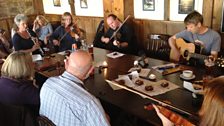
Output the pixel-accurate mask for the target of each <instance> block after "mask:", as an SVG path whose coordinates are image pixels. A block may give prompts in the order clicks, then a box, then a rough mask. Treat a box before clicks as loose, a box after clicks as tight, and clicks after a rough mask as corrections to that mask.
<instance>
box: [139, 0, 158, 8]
mask: <svg viewBox="0 0 224 126" xmlns="http://www.w3.org/2000/svg"><path fill="white" fill-rule="evenodd" d="M142 5H143V11H154V10H155V0H143V1H142Z"/></svg>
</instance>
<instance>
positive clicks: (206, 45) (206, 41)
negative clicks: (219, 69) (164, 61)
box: [169, 11, 221, 62]
mask: <svg viewBox="0 0 224 126" xmlns="http://www.w3.org/2000/svg"><path fill="white" fill-rule="evenodd" d="M184 23H185V25H186V30H184V31H181V32H179V33H177V34H175V35H173V36H172V37H170V38H169V45H170V47H171V52H170V60H171V61H174V62H178V61H179V58H180V56H181V52H180V49H179V48H178V47H177V45H176V39H178V38H183V39H184V40H185V41H189V42H193V43H195V44H200V45H201V46H202V47H203V50H202V53H203V54H204V55H211V56H212V57H213V58H215V59H216V58H217V57H218V52H219V51H220V47H221V37H220V35H219V34H218V33H217V32H216V31H214V30H212V29H210V28H208V27H206V26H204V25H203V16H202V15H201V14H200V13H199V12H197V11H192V12H191V13H189V14H188V15H187V17H186V18H185V19H184Z"/></svg>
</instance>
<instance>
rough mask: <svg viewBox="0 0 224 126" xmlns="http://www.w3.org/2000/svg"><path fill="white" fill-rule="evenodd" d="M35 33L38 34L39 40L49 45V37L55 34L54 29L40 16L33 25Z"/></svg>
mask: <svg viewBox="0 0 224 126" xmlns="http://www.w3.org/2000/svg"><path fill="white" fill-rule="evenodd" d="M33 31H34V32H35V33H36V34H37V36H38V38H39V39H40V40H41V41H42V42H44V44H45V45H47V44H48V40H49V36H50V35H51V34H52V33H53V28H52V26H51V24H50V23H49V21H48V20H47V19H46V18H45V17H44V16H42V15H38V16H37V17H36V19H35V20H34V23H33Z"/></svg>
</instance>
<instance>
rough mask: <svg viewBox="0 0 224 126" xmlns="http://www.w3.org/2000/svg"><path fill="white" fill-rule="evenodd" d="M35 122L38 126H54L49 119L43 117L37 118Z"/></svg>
mask: <svg viewBox="0 0 224 126" xmlns="http://www.w3.org/2000/svg"><path fill="white" fill-rule="evenodd" d="M37 122H38V124H39V126H56V125H55V124H54V123H53V122H52V121H51V120H50V119H48V118H47V117H46V116H43V115H40V116H38V117H37Z"/></svg>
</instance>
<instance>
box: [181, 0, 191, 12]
mask: <svg viewBox="0 0 224 126" xmlns="http://www.w3.org/2000/svg"><path fill="white" fill-rule="evenodd" d="M193 10H194V0H179V4H178V14H189V13H190V12H191V11H193Z"/></svg>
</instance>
